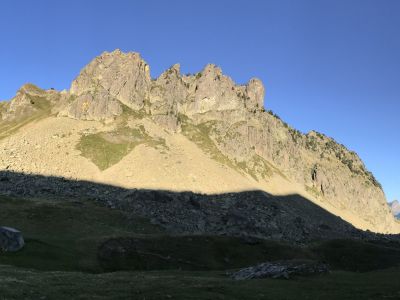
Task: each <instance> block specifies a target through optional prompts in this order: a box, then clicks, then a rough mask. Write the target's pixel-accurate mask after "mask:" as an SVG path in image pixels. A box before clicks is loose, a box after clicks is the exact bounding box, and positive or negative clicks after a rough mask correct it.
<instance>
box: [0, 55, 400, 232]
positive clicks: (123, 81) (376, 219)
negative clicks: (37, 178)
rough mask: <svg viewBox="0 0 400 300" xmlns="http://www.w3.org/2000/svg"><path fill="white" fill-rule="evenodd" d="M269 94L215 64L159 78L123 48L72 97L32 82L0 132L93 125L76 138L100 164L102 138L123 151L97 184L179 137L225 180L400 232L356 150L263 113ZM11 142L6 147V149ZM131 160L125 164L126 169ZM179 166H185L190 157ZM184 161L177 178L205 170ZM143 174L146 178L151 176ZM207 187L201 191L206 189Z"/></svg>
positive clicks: (9, 107)
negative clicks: (297, 193) (293, 194)
mask: <svg viewBox="0 0 400 300" xmlns="http://www.w3.org/2000/svg"><path fill="white" fill-rule="evenodd" d="M264 94H265V92H264V86H263V84H262V82H261V81H260V80H258V79H256V78H254V79H251V80H250V81H249V82H248V83H247V84H246V85H237V84H235V83H234V82H233V80H232V79H231V78H229V77H228V76H226V75H224V74H223V73H222V70H221V69H220V68H219V67H217V66H215V65H212V64H209V65H207V66H205V68H204V69H203V70H202V71H200V72H198V73H197V74H193V75H182V74H181V73H180V66H179V65H178V64H176V65H173V66H172V67H171V68H169V69H168V70H166V71H165V72H164V73H162V74H161V75H160V76H159V77H158V78H156V79H152V78H151V76H150V67H149V65H148V64H147V63H146V62H145V61H144V60H143V59H142V58H141V56H140V55H139V54H137V53H122V52H121V51H119V50H116V51H114V52H111V53H108V52H105V53H103V54H101V55H100V56H99V57H97V58H95V59H94V60H93V61H92V62H90V63H89V64H88V65H87V66H86V67H84V68H83V69H82V71H81V72H80V74H79V76H78V77H77V78H76V79H75V80H74V81H73V82H72V85H71V88H70V90H69V91H68V92H61V93H59V92H56V91H53V90H48V91H43V90H40V89H38V88H36V87H34V86H32V85H28V86H24V87H23V88H21V90H20V91H19V92H18V93H17V96H16V97H15V98H13V99H12V100H11V101H10V102H8V103H5V104H4V103H3V104H1V106H0V116H1V123H0V128H6V129H7V130H2V134H0V138H2V137H3V138H4V137H9V136H10V135H11V134H12V133H13V132H15V131H14V130H17V129H18V128H20V127H21V126H20V124H22V123H21V122H18V120H24V122H23V124H27V122H28V121H29V120H31V119H35V118H36V119H37V118H43V116H50V115H53V116H58V118H57V119H59V120H64V119H63V117H68V118H72V119H75V120H78V121H93V122H95V123H93V124H95V125H92V129H91V130H92V131H93V132H89V131H85V132H84V133H80V140H79V139H78V137H77V138H76V139H75V140H73V141H72V140H71V143H75V144H77V145H76V148H77V149H78V150H79V151H80V152H78V155H79V153H80V155H81V156H85V157H86V159H89V160H91V161H92V162H93V163H94V164H96V160H97V161H99V160H100V159H99V155H98V154H96V153H95V152H96V151H95V150H93V149H96V148H93V149H89V150H88V147H92V146H91V145H93V144H94V143H95V142H96V143H98V142H99V141H103V143H99V144H96V145H97V146H96V147H105V146H104V145H109V146H107V147H108V148H107V149H106V148H104V149H103V150H102V151H103V152H104V153H106V151H111V152H112V151H114V152H112V153H114V154H115V153H119V155H120V156H118V157H115V156H112V157H107V158H106V161H104V160H103V161H101V166H100V164H96V165H97V166H98V167H99V169H100V170H99V173H98V175H96V176H97V177H96V178H102V177H101V175H100V174H105V173H107V172H109V171H108V169H109V168H110V169H113V168H114V169H115V168H116V164H118V163H119V162H120V161H121V160H124V157H125V156H126V157H127V156H128V154H129V153H131V152H132V151H133V149H139V148H138V145H145V146H146V147H150V148H152V149H155V150H156V153H160V154H159V156H160V157H161V156H162V155H166V153H172V152H173V151H174V149H175V148H174V145H175V144H174V143H175V142H176V143H178V142H177V141H178V140H179V141H180V142H179V143H186V141H188V142H191V143H192V144H193V143H194V144H195V145H197V147H198V148H199V149H200V150H201V152H202V153H203V154H205V155H206V156H207V157H208V158H210V159H211V160H213V161H214V162H215V164H218V168H220V169H221V170H225V171H223V172H225V174H226V181H229V180H231V181H232V182H234V180H236V179H233V178H237V180H238V182H239V181H240V178H246V180H248V181H249V182H251V184H252V185H251V186H252V187H258V188H260V189H264V190H268V187H269V186H272V183H273V182H275V181H276V178H277V177H279V178H280V179H281V181H280V184H281V185H285V184H286V185H288V186H295V187H296V188H295V190H296V189H297V190H302V191H303V192H304V193H305V194H307V195H308V196H309V198H311V199H313V201H315V202H316V203H318V204H319V205H321V206H322V207H324V208H326V209H328V210H333V211H334V212H335V213H336V214H339V215H341V216H342V217H343V218H344V219H346V220H349V221H352V219H351V217H348V216H356V217H357V218H358V219H359V220H360V222H361V223H360V224H362V225H360V224H356V225H358V227H362V228H365V229H367V228H368V229H371V230H375V231H380V232H398V231H399V227H398V224H397V223H396V222H395V221H394V218H393V216H392V215H391V213H390V209H389V207H388V205H387V204H386V200H385V195H384V193H383V191H382V188H381V186H380V184H379V183H378V182H377V181H376V179H375V178H374V176H373V175H372V174H371V173H370V172H369V171H368V170H367V169H366V168H365V166H364V164H363V162H362V161H361V160H360V158H359V157H358V156H357V154H356V153H354V152H352V151H349V150H348V149H346V148H345V147H344V146H343V145H340V144H338V143H337V142H336V141H335V140H333V139H332V138H329V137H327V136H325V135H323V134H320V133H318V132H314V131H312V132H309V133H307V134H303V133H301V132H299V131H297V130H295V129H293V128H292V127H290V126H289V125H287V124H286V123H285V122H283V121H282V120H281V119H280V118H279V117H277V116H276V115H274V114H273V113H272V112H271V111H265V109H264ZM38 103H41V104H40V105H37V104H38ZM87 124H88V123H87ZM90 124H92V123H90ZM80 126H81V125H80ZM82 126H84V125H82ZM10 139H12V137H10ZM4 145H5V146H4ZM99 145H100V146H99ZM115 145H118V147H117V146H115ZM185 145H186V144H185ZM0 146H1V144H0ZM3 146H4V147H5V148H4V149H6V147H7V144H3ZM185 147H186V146H185ZM187 147H191V146H189V144H187ZM110 149H111V150H110ZM146 149H147V148H146ZM185 149H186V148H185ZM187 149H189V148H187ZM6 150H7V149H6ZM99 151H100V150H99ZM135 151H136V150H135ZM137 151H139V150H137ZM146 151H147V150H146ZM157 151H158V152H157ZM193 151H194V150H193ZM146 153H147V152H146ZM110 155H111V154H110ZM110 155H109V156H110ZM129 155H130V154H129ZM146 155H147V154H146ZM157 155H158V154H157ZM157 155H156V156H157ZM199 155H200V154H199ZM1 159H2V160H1V161H0V163H1V162H2V165H3V167H9V166H10V165H12V168H13V169H16V170H21V167H19V166H18V163H15V162H10V160H9V159H8V158H5V157H4V156H3V157H1ZM142 159H143V160H146V157H142ZM157 159H158V158H157ZM199 159H200V158H199ZM127 161H128V160H126V162H125V163H124V164H121V165H119V168H124V166H125V167H128V165H127ZM177 164H182V159H180V160H179V163H178V160H177ZM177 164H175V165H174V167H176V170H177V172H182V173H185V172H187V174H186V175H185V177H188V175H190V176H194V177H196V173H197V175H199V174H200V173H201V171H200V169H201V166H199V168H198V169H190V168H189V169H190V170H188V169H183V167H180V166H177ZM2 165H1V164H0V167H1V166H2ZM204 165H206V164H205V163H204ZM81 166H83V164H81ZM111 167H112V168H111ZM67 168H68V166H67ZM82 168H83V167H82ZM210 168H211V167H210ZM25 170H26V166H25ZM28 170H29V171H30V172H34V170H33V169H32V168H31V169H29V168H28ZM35 170H36V169H35ZM210 170H211V169H210ZM91 172H95V171H91ZM110 172H111V171H110ZM114 172H116V171H115V170H114ZM205 172H206V171H205ZM66 173H68V172H66ZM82 173H85V170H82ZM120 173H122V171H121V172H120ZM61 174H62V171H61ZM93 174H94V173H93ZM96 174H97V173H96ZM142 174H143V175H142V176H145V175H144V174H145V171H143V172H142ZM235 174H236V175H235ZM135 176H139V175H135ZM153 176H154V178H156V180H159V181H165V182H164V183H165V185H163V187H164V188H170V189H177V188H178V187H179V188H182V189H185V188H186V189H191V185H189V184H181V182H180V183H176V184H174V182H173V181H171V182H170V181H168V178H165V176H164V177H161V176H160V177H157V176H158V174H153ZM209 176H210V178H211V179H209V180H211V181H212V180H215V181H216V182H223V178H221V176H219V178H214V179H213V175H212V174H210V175H209ZM235 176H238V177H235ZM114 177H115V176H114ZM115 178H116V177H115ZM229 178H231V179H229ZM115 180H116V179H115ZM124 180H125V179H124ZM137 180H139V179H137ZM204 180H206V179H204ZM116 181H117V180H116ZM185 182H186V181H185ZM201 182H203V181H201ZM201 182H200V181H199V182H198V184H197V187H198V190H199V191H202V190H203V191H204V192H207V191H208V190H207V189H206V188H205V186H204V187H203V186H202V183H201ZM204 182H207V181H204ZM235 182H236V181H235ZM114 183H118V182H114ZM123 183H125V181H124V182H123ZM121 184H122V182H121ZM132 184H133V183H132ZM268 184H270V185H268Z"/></svg>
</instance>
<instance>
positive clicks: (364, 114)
mask: <svg viewBox="0 0 400 300" xmlns="http://www.w3.org/2000/svg"><path fill="white" fill-rule="evenodd" d="M399 16H400V1H397V0H292V1H289V0H276V1H268V0H260V1H251V0H246V1H244V0H243V1H234V0H230V1H223V0H220V1H215V0H214V1H188V0H186V1H183V0H182V1H174V0H169V1H162V0H160V1H150V0H147V1H133V0H132V1H121V0H114V1H112V2H110V1H101V0H97V1H90V0H86V1H71V0H69V1H44V0H37V1H21V0H20V1H2V2H1V4H0V42H1V47H0V66H1V68H0V99H9V98H11V97H12V96H13V95H14V94H15V92H16V90H17V89H18V88H19V87H20V86H21V85H22V84H23V83H25V82H32V83H35V84H37V85H39V86H41V87H43V88H49V87H54V88H56V89H65V88H69V85H70V82H71V81H72V79H73V78H74V77H75V76H76V75H77V74H78V73H79V70H80V69H81V68H82V67H83V66H84V65H85V64H87V63H88V62H89V61H90V60H91V59H92V58H93V57H94V56H96V55H98V54H100V53H101V52H103V51H105V50H114V49H115V48H120V49H122V50H123V51H136V52H140V53H141V54H142V56H143V57H144V59H145V60H146V61H147V62H148V63H149V64H150V65H151V70H152V76H153V77H156V76H157V75H159V74H160V73H161V72H162V71H163V70H164V69H166V68H167V67H169V66H170V65H172V64H174V63H176V62H179V63H181V66H182V72H185V73H186V72H196V71H199V70H200V69H202V68H203V67H204V65H205V64H206V63H209V62H210V63H215V64H217V65H219V66H221V67H222V69H223V71H224V73H226V74H228V75H229V76H231V77H232V78H233V79H234V80H235V81H236V82H238V83H245V82H246V81H248V80H249V79H250V78H251V77H254V76H255V77H259V78H260V79H261V80H262V81H263V82H264V84H265V87H266V91H267V92H266V98H265V107H266V108H267V109H272V110H273V111H274V112H276V113H277V114H278V115H280V116H281V117H282V119H284V120H285V121H287V122H288V123H289V124H291V125H292V126H294V127H296V128H298V129H300V130H301V131H303V132H307V131H309V130H312V129H314V130H317V131H320V132H323V133H325V134H327V135H329V136H332V137H334V138H335V139H336V140H337V141H339V142H340V143H343V144H344V145H346V146H347V147H348V148H350V149H352V150H354V151H356V152H357V153H358V154H359V155H360V156H361V158H362V159H363V160H364V162H365V163H366V165H367V168H368V169H369V170H371V171H372V172H373V173H374V174H375V175H376V177H377V179H378V180H379V181H380V182H381V183H382V184H383V187H384V190H385V192H386V195H387V197H388V200H392V199H394V198H400V186H399V183H400V175H399V174H400V173H399V170H400V159H399V157H398V154H399V149H400V121H399V118H398V116H399V113H400V76H399V72H400V17H399Z"/></svg>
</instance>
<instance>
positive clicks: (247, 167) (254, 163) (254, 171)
mask: <svg viewBox="0 0 400 300" xmlns="http://www.w3.org/2000/svg"><path fill="white" fill-rule="evenodd" d="M235 165H236V167H237V168H239V169H240V170H242V171H244V172H245V173H247V174H249V175H250V176H251V177H253V179H254V180H256V181H258V180H260V179H261V178H262V179H267V178H269V177H271V176H272V175H273V173H274V172H273V170H274V169H275V168H273V167H272V166H271V164H270V163H269V162H268V161H266V160H265V159H264V158H262V157H261V156H259V155H257V154H255V155H253V157H252V158H251V159H250V160H249V161H245V162H236V164H235ZM260 177H261V178H260Z"/></svg>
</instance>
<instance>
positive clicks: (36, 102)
mask: <svg viewBox="0 0 400 300" xmlns="http://www.w3.org/2000/svg"><path fill="white" fill-rule="evenodd" d="M27 96H28V97H29V98H30V100H31V107H30V108H31V109H34V111H32V112H29V113H27V112H25V113H24V112H18V111H17V112H16V115H17V118H16V119H14V120H12V121H0V139H3V138H5V137H8V136H10V135H12V134H14V133H15V132H17V131H18V130H19V129H20V128H22V127H23V126H25V125H27V124H28V123H30V122H33V121H38V120H40V119H42V118H44V117H46V116H49V115H50V114H51V104H50V102H49V101H48V100H47V99H46V98H44V97H39V96H32V95H27Z"/></svg>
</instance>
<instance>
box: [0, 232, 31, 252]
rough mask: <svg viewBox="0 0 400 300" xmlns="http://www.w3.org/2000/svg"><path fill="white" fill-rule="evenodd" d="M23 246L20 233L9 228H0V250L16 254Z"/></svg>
mask: <svg viewBox="0 0 400 300" xmlns="http://www.w3.org/2000/svg"><path fill="white" fill-rule="evenodd" d="M24 245H25V242H24V238H23V236H22V233H21V232H20V231H19V230H17V229H14V228H11V227H0V250H2V251H6V252H16V251H18V250H21V249H22V248H23V247H24Z"/></svg>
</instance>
